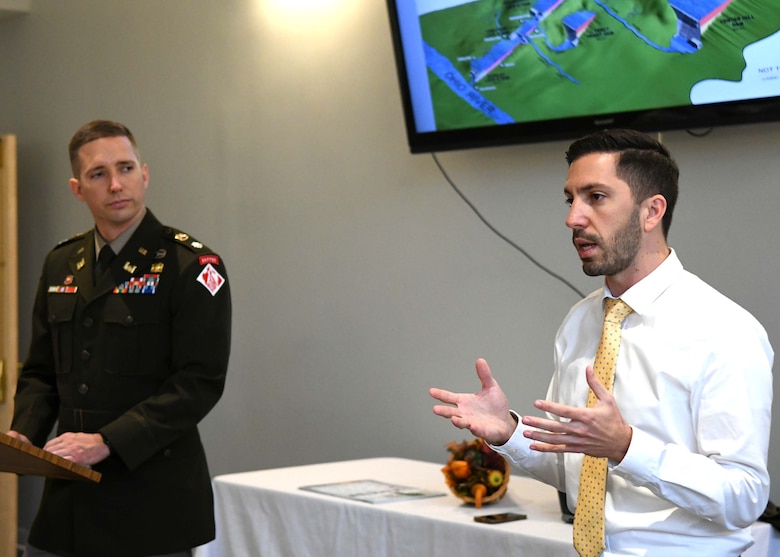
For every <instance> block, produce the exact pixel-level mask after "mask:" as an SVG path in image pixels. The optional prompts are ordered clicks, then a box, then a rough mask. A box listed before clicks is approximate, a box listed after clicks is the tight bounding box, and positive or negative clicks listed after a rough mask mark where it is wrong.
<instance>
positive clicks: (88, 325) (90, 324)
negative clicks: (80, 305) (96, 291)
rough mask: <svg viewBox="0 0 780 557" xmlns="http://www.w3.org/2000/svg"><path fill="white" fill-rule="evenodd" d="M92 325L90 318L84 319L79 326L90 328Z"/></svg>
mask: <svg viewBox="0 0 780 557" xmlns="http://www.w3.org/2000/svg"><path fill="white" fill-rule="evenodd" d="M92 323H93V320H92V318H91V317H85V318H84V321H82V322H81V324H82V325H84V326H85V327H91V326H92Z"/></svg>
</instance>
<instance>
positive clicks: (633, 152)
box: [566, 130, 680, 237]
mask: <svg viewBox="0 0 780 557" xmlns="http://www.w3.org/2000/svg"><path fill="white" fill-rule="evenodd" d="M592 153H617V154H618V159H617V163H616V169H615V172H616V174H617V176H618V178H620V179H621V180H623V181H624V182H626V183H627V184H628V186H629V187H630V188H631V193H632V195H633V196H634V202H635V203H640V202H642V201H644V200H645V199H647V198H648V197H651V196H653V195H656V194H661V195H663V196H664V198H665V199H666V213H665V214H664V217H663V221H662V228H663V233H664V237H666V236H667V235H668V234H669V227H670V226H671V225H672V213H674V206H675V204H676V203H677V195H678V191H679V187H678V180H679V177H680V170H679V168H678V167H677V163H676V162H674V159H673V158H672V156H671V154H670V153H669V150H668V149H667V148H666V147H664V146H663V144H662V143H661V142H659V141H656V140H655V139H653V138H652V137H651V136H649V135H647V134H644V133H641V132H638V131H634V130H602V131H598V132H596V133H593V134H591V135H587V136H585V137H583V138H581V139H578V140H576V141H575V142H574V143H572V144H571V145H570V146H569V150H568V151H566V162H567V163H569V166H571V164H572V163H573V162H574V161H576V160H577V159H579V158H581V157H584V156H585V155H590V154H592Z"/></svg>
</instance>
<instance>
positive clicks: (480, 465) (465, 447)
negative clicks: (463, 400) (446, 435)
mask: <svg viewBox="0 0 780 557" xmlns="http://www.w3.org/2000/svg"><path fill="white" fill-rule="evenodd" d="M447 451H449V453H450V457H449V460H448V461H447V464H446V465H445V466H444V468H442V469H441V471H442V473H443V474H444V478H445V481H446V482H447V485H448V486H449V488H450V490H452V492H453V493H454V494H455V495H456V496H458V497H460V498H461V499H463V500H464V501H466V502H467V503H474V505H475V506H476V507H477V508H478V509H479V508H481V507H482V504H483V503H491V502H493V501H498V500H499V499H501V498H502V497H503V496H504V494H505V493H506V488H507V483H508V482H509V470H510V469H509V463H508V462H507V461H506V460H504V457H503V456H501V455H500V454H498V453H497V452H495V451H494V450H493V449H491V448H490V446H489V445H488V444H487V443H485V441H484V440H483V439H480V438H477V439H472V440H471V441H462V442H460V443H457V442H455V441H451V442H449V443H447Z"/></svg>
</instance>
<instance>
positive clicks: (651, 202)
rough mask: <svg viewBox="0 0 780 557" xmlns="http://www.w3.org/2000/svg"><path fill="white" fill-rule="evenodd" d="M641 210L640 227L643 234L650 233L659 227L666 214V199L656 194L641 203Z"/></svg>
mask: <svg viewBox="0 0 780 557" xmlns="http://www.w3.org/2000/svg"><path fill="white" fill-rule="evenodd" d="M642 208H643V209H644V211H643V212H642V214H643V219H642V226H643V227H644V230H645V232H650V231H652V230H654V229H655V228H656V227H658V226H660V225H661V221H662V220H663V218H664V215H665V214H666V198H665V197H664V196H663V195H661V194H660V193H657V194H655V195H653V196H651V197H648V198H647V199H645V200H644V201H643V202H642Z"/></svg>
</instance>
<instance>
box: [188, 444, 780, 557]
mask: <svg viewBox="0 0 780 557" xmlns="http://www.w3.org/2000/svg"><path fill="white" fill-rule="evenodd" d="M442 466H443V464H441V463H431V462H421V461H416V460H409V459H403V458H370V459H362V460H349V461H342V462H329V463H325V464H313V465H306V466H294V467H289V468H277V469H270V470H259V471H254V472H244V473H238V474H228V475H223V476H217V477H216V478H215V479H214V496H215V505H216V518H217V539H216V540H215V541H214V542H212V543H210V544H208V545H206V546H203V547H201V548H198V550H197V551H196V557H247V556H251V557H310V556H312V557H313V556H317V557H327V556H339V557H353V556H354V557H391V556H393V557H395V556H397V557H416V556H424V557H474V556H475V555H483V554H488V553H489V554H491V555H505V556H512V557H526V556H527V557H539V556H542V555H543V556H545V557H576V552H575V551H574V548H573V547H572V541H571V540H572V532H571V528H572V527H571V525H570V524H567V523H565V522H563V521H562V520H561V510H560V506H559V503H558V494H557V491H556V490H555V489H554V488H552V487H550V486H547V485H545V484H542V483H540V482H538V481H536V480H533V479H530V478H526V477H522V476H518V475H512V476H511V478H510V481H509V486H508V489H507V493H506V495H505V496H504V498H503V499H501V500H500V501H498V502H496V503H492V504H490V505H485V506H483V508H482V509H477V508H475V507H474V506H473V505H468V504H465V503H463V502H462V501H461V500H460V499H458V498H457V497H455V496H454V495H452V494H451V493H450V492H449V490H448V488H447V487H446V485H445V483H444V476H443V474H442V473H441V468H442ZM354 480H376V481H379V482H385V483H388V484H395V485H402V486H409V487H413V488H416V489H420V490H426V491H437V492H441V493H443V495H441V496H438V497H426V498H410V499H408V500H398V501H393V502H386V503H365V502H361V501H356V500H352V499H349V498H344V497H336V496H333V495H325V494H321V493H316V492H312V491H308V490H304V489H300V488H301V487H304V486H310V485H321V484H331V483H337V482H349V481H354ZM504 511H514V512H519V513H523V514H526V515H527V516H528V518H527V519H526V520H521V521H516V522H508V523H504V524H480V523H477V522H475V521H474V516H475V515H479V514H490V513H498V512H504ZM753 535H754V537H755V538H756V545H754V546H753V547H752V548H751V549H750V550H749V551H748V552H746V553H745V557H777V556H778V555H780V540H778V536H777V532H776V531H774V530H773V529H772V528H771V526H770V525H768V524H765V523H757V524H756V525H755V526H754V528H753ZM772 544H774V545H772Z"/></svg>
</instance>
